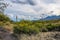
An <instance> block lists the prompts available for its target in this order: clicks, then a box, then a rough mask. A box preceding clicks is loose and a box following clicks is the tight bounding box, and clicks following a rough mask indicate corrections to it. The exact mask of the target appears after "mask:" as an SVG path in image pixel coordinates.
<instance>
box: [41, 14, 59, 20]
mask: <svg viewBox="0 0 60 40" xmlns="http://www.w3.org/2000/svg"><path fill="white" fill-rule="evenodd" d="M56 19H60V15H59V16H56V15H53V16H48V17H46V18H44V19H41V20H56Z"/></svg>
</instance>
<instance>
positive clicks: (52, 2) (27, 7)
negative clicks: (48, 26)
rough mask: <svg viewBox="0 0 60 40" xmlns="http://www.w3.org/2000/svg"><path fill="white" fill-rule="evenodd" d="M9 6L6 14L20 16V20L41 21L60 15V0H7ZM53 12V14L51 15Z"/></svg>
mask: <svg viewBox="0 0 60 40" xmlns="http://www.w3.org/2000/svg"><path fill="white" fill-rule="evenodd" d="M5 1H6V2H7V3H8V4H9V6H8V7H7V9H6V10H5V13H6V14H13V16H16V15H18V18H20V19H30V20H33V19H40V18H45V17H47V16H51V15H60V0H5ZM51 11H53V13H51Z"/></svg>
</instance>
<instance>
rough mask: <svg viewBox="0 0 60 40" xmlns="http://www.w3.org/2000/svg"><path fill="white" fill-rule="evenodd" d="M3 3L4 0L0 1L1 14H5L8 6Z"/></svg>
mask: <svg viewBox="0 0 60 40" xmlns="http://www.w3.org/2000/svg"><path fill="white" fill-rule="evenodd" d="M3 1H4V0H0V13H4V10H5V8H6V7H7V6H8V4H7V3H4V2H3Z"/></svg>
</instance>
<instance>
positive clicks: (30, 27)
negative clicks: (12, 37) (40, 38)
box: [0, 13, 60, 34]
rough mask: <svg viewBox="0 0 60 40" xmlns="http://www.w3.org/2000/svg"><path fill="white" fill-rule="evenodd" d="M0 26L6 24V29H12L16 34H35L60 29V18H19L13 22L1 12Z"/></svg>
mask: <svg viewBox="0 0 60 40" xmlns="http://www.w3.org/2000/svg"><path fill="white" fill-rule="evenodd" d="M12 25H13V26H12ZM0 26H4V27H6V26H7V29H8V28H9V29H10V30H13V32H14V33H16V34H21V33H24V34H37V33H39V32H50V31H60V20H59V19H57V20H43V21H42V20H35V21H31V20H20V21H18V22H14V21H12V20H11V19H10V18H9V17H8V16H6V15H4V14H2V13H1V14H0ZM11 27H12V28H11Z"/></svg>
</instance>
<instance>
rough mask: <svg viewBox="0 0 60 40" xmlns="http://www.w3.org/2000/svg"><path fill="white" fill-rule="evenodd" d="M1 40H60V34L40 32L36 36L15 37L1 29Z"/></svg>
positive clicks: (21, 35)
mask: <svg viewBox="0 0 60 40" xmlns="http://www.w3.org/2000/svg"><path fill="white" fill-rule="evenodd" d="M0 40H60V32H40V33H39V34H36V35H27V34H20V35H15V34H13V33H10V32H9V31H8V30H6V29H4V28H2V27H0Z"/></svg>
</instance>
